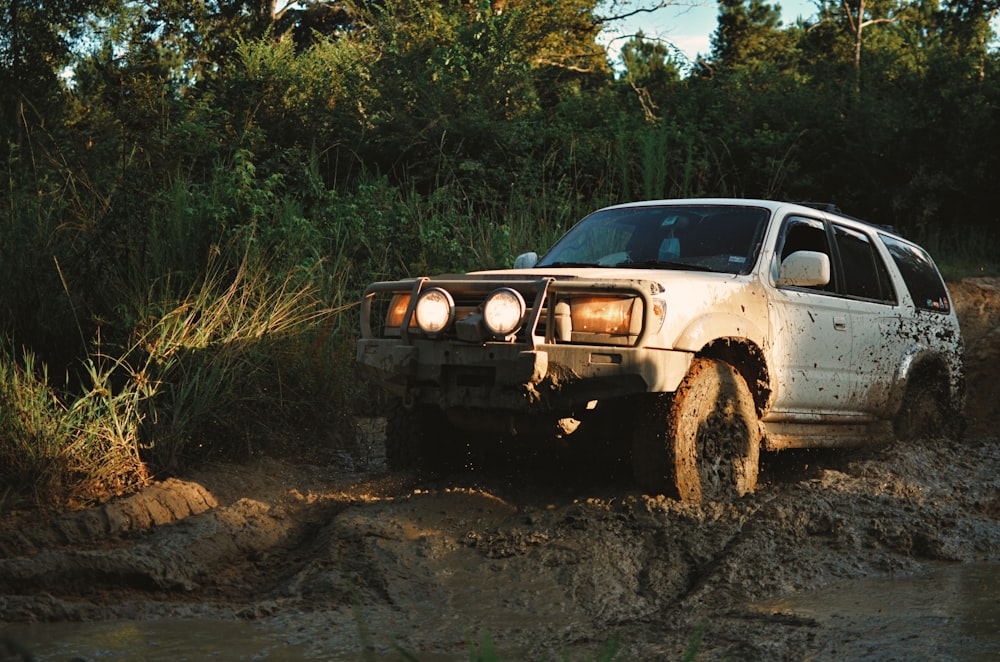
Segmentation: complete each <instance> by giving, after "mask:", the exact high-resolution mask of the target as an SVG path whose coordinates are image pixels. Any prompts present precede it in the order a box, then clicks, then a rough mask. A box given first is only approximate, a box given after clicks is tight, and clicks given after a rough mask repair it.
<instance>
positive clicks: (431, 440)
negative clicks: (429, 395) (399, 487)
mask: <svg viewBox="0 0 1000 662" xmlns="http://www.w3.org/2000/svg"><path fill="white" fill-rule="evenodd" d="M467 456H468V447H467V445H466V444H465V443H464V442H463V436H462V432H461V430H459V429H458V428H456V427H455V426H454V425H452V424H451V422H450V421H449V420H448V417H447V416H446V415H445V414H444V412H442V411H441V410H440V409H437V408H434V407H427V406H415V407H409V408H408V407H404V406H403V403H402V401H401V400H399V399H393V400H392V401H390V402H389V406H388V409H387V411H386V429H385V463H386V466H387V467H388V468H389V469H394V470H400V469H401V470H416V471H419V472H422V473H429V474H434V475H440V474H445V473H448V472H450V471H454V470H456V469H460V468H461V467H462V466H463V465H464V464H465V462H466V460H467Z"/></svg>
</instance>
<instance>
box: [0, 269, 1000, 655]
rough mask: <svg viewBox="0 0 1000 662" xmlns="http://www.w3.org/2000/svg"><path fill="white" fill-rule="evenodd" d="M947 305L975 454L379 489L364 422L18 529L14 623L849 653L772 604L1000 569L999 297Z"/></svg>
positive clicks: (518, 646) (350, 639) (319, 649)
mask: <svg viewBox="0 0 1000 662" xmlns="http://www.w3.org/2000/svg"><path fill="white" fill-rule="evenodd" d="M951 290H952V294H953V296H954V298H955V300H956V303H957V305H958V308H959V311H960V315H961V318H962V324H963V331H964V333H965V337H966V339H967V342H966V344H967V354H968V361H967V363H968V383H969V396H970V397H969V413H970V426H969V433H968V434H967V435H966V438H965V439H964V440H963V441H962V442H960V443H957V444H942V443H927V444H920V445H911V446H902V445H899V444H896V445H892V446H889V447H884V448H878V449H868V450H864V451H851V452H845V451H840V452H833V451H824V452H818V451H813V452H796V453H791V452H787V453H783V454H780V455H774V456H768V457H765V458H764V459H763V465H762V474H761V479H762V481H763V482H762V485H761V487H760V489H759V490H758V491H757V493H756V494H755V495H753V496H751V497H747V498H745V499H743V500H741V501H740V502H739V503H737V504H732V505H720V504H709V505H706V506H700V507H695V506H687V505H682V504H679V503H676V502H673V501H670V500H666V499H663V498H650V497H647V496H644V495H642V494H641V493H639V492H638V491H637V490H636V489H635V487H634V485H632V483H631V479H630V478H629V477H628V471H626V470H625V469H623V468H619V467H617V466H616V465H614V464H613V463H612V464H607V463H595V462H592V461H590V462H588V461H587V460H586V459H585V458H580V457H575V456H573V455H572V454H567V453H564V452H561V451H558V450H552V451H551V452H547V453H540V454H539V456H538V457H536V458H534V459H533V461H532V462H531V464H530V468H528V469H524V468H520V469H519V470H518V471H516V472H514V471H507V472H503V471H500V472H496V473H492V474H490V475H479V474H476V473H467V474H456V475H452V476H449V477H448V478H447V479H446V480H443V481H439V482H433V483H429V482H421V481H420V480H418V479H417V477H415V476H413V475H409V474H401V473H386V472H385V471H384V469H383V466H382V463H381V458H380V451H379V447H378V422H377V421H367V422H364V423H363V424H364V425H365V426H366V428H368V429H366V436H365V437H364V438H365V439H366V440H367V441H366V442H365V443H364V444H362V446H363V448H362V452H360V453H359V454H358V455H357V456H356V457H353V458H349V457H347V456H336V457H335V458H334V461H333V462H331V463H330V464H325V465H322V466H317V465H315V464H300V463H296V462H294V461H290V460H287V459H286V460H275V459H267V458H260V459H257V460H255V461H253V462H248V463H244V464H239V465H234V464H227V465H219V466H211V467H205V468H203V469H201V470H200V471H198V472H195V473H193V474H191V475H189V476H185V477H184V478H183V479H171V480H169V481H165V482H163V483H160V484H157V485H155V486H153V487H151V488H150V489H148V490H146V491H145V492H143V493H142V494H138V495H135V496H132V497H129V498H126V499H122V500H119V501H115V502H112V503H109V504H105V505H104V506H102V507H100V508H95V509H92V510H89V511H85V512H81V513H75V514H73V515H68V516H65V517H62V518H59V519H57V520H53V521H48V522H39V521H37V518H36V517H32V516H31V515H30V514H26V513H20V514H15V515H11V516H9V517H8V518H7V520H6V522H5V526H3V528H2V530H0V557H2V558H0V620H2V621H8V622H10V621H61V620H90V619H123V618H126V619H152V618H160V617H183V618H187V617H208V618H217V619H232V620H236V619H242V620H250V621H255V622H263V623H268V624H272V625H276V626H277V627H279V628H280V629H281V631H282V632H284V633H285V634H284V635H283V636H284V637H285V638H286V640H287V641H288V642H289V643H294V644H304V645H305V646H306V649H307V650H310V651H312V652H313V653H315V655H316V656H317V658H318V659H331V658H332V659H336V658H337V657H338V656H343V657H348V656H351V655H355V656H356V655H357V654H358V652H359V651H366V650H367V651H375V652H376V653H378V652H386V653H390V654H396V653H395V651H396V650H397V649H396V648H394V647H395V646H397V645H398V646H402V647H403V648H404V649H406V650H407V651H411V652H412V653H414V654H416V655H418V656H421V657H427V656H433V655H443V656H445V657H454V658H456V659H457V658H463V659H467V658H468V653H467V645H468V644H469V643H471V644H478V643H479V642H481V641H482V637H483V636H484V635H489V637H490V638H491V639H492V641H493V642H494V644H495V646H496V648H497V649H498V650H499V651H501V653H503V654H504V656H505V657H506V658H509V659H562V658H563V657H564V656H565V657H566V658H568V659H584V658H593V657H596V656H597V655H598V654H599V653H600V652H601V651H602V649H603V647H604V646H606V645H607V644H609V642H617V645H618V651H619V653H618V657H617V658H616V659H679V658H681V657H682V656H683V653H684V651H685V649H686V648H687V647H688V646H689V645H690V643H691V642H692V641H693V640H695V639H696V638H697V637H699V636H700V637H701V647H700V650H701V652H702V655H704V657H705V659H714V658H721V657H726V658H728V659H837V658H840V657H842V656H843V652H844V648H843V642H844V640H845V637H847V636H855V635H853V634H850V635H849V632H848V630H847V629H844V627H839V626H837V625H836V624H830V623H827V622H823V621H821V620H818V619H816V618H811V617H808V616H803V615H801V614H798V613H796V612H794V611H793V610H787V609H780V608H769V609H768V608H761V607H760V606H759V605H760V603H762V602H763V601H766V600H768V599H772V598H775V597H777V596H789V595H796V594H801V593H803V592H805V591H809V590H812V589H821V588H824V587H832V586H837V585H839V584H841V583H843V582H845V581H847V580H851V579H856V578H862V577H884V576H899V575H903V574H911V573H919V572H922V571H925V570H926V569H928V568H930V567H937V566H938V565H939V564H942V563H944V564H975V563H979V562H997V561H1000V440H998V438H997V429H998V425H997V424H998V422H1000V397H998V395H1000V393H998V387H997V377H998V368H997V365H998V363H1000V361H998V359H1000V281H997V280H968V281H962V282H960V283H954V284H952V285H951ZM845 627H846V626H845ZM699 633H700V634H699ZM900 645H902V644H900ZM900 651H903V649H899V650H897V651H896V653H900ZM879 652H887V651H884V650H883V651H879ZM892 656H893V651H888V655H877V656H876V657H892ZM897 656H899V657H905V655H903V654H900V655H897Z"/></svg>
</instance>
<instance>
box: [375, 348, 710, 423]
mask: <svg viewBox="0 0 1000 662" xmlns="http://www.w3.org/2000/svg"><path fill="white" fill-rule="evenodd" d="M691 358H692V355H691V354H690V353H688V352H680V351H670V350H662V349H653V348H649V347H607V346H586V345H557V344H539V345H536V346H535V347H534V348H533V349H531V348H528V347H527V346H525V345H519V344H511V343H486V344H483V345H469V344H464V343H457V342H441V341H435V340H418V339H414V340H411V341H410V343H401V342H400V340H399V339H391V338H362V339H361V340H359V341H358V346H357V360H358V363H359V364H360V365H361V366H362V367H363V368H364V369H365V370H366V371H367V372H368V373H369V375H370V376H371V377H373V378H374V379H375V380H376V381H378V382H380V383H381V384H382V385H383V386H384V387H385V388H386V389H387V390H389V391H391V392H393V393H395V394H397V395H399V396H401V397H403V398H404V399H406V400H408V401H412V402H418V403H422V404H430V405H435V406H438V407H440V408H441V409H452V408H467V409H487V410H507V411H525V412H528V411H560V410H569V409H573V408H575V407H579V406H582V405H586V403H588V402H590V401H592V400H601V399H604V398H612V397H622V396H627V395H633V394H638V393H647V392H671V391H674V390H675V389H676V388H677V386H678V385H679V384H680V381H681V380H682V379H683V377H684V375H685V374H686V373H687V370H688V368H689V367H690V364H691Z"/></svg>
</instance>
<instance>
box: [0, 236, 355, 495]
mask: <svg viewBox="0 0 1000 662" xmlns="http://www.w3.org/2000/svg"><path fill="white" fill-rule="evenodd" d="M313 281H314V279H313V277H312V276H311V275H310V274H300V273H297V272H294V271H292V272H289V273H287V274H284V275H282V274H281V273H280V272H278V271H275V270H272V269H270V268H269V265H268V263H267V262H265V261H262V260H261V259H259V258H258V257H255V256H254V255H253V254H252V253H249V252H248V253H245V254H244V255H243V257H242V259H241V260H239V261H237V262H235V263H232V264H230V263H228V262H226V261H225V260H223V259H221V258H220V259H213V260H212V261H211V262H210V263H209V265H208V268H207V269H206V274H205V275H204V277H203V278H201V279H200V280H199V282H197V283H196V285H194V286H193V287H192V288H191V289H190V290H188V291H187V292H185V293H184V294H182V295H181V296H179V297H174V298H170V297H165V298H160V299H159V300H157V301H156V302H150V303H148V304H147V306H146V307H145V309H144V314H143V315H142V316H140V318H139V319H140V320H141V321H140V322H139V323H137V324H136V325H135V326H134V328H133V329H132V332H131V334H130V336H129V342H128V343H127V345H126V346H124V347H121V348H119V349H118V350H117V351H112V350H111V349H110V348H108V347H106V346H104V345H102V344H101V341H100V337H99V336H98V338H97V339H96V340H95V341H93V342H92V343H90V351H89V353H88V356H86V357H85V358H84V359H83V360H82V369H81V370H78V371H77V372H76V373H75V374H74V375H73V376H71V375H70V373H69V372H67V374H66V376H65V377H64V378H63V379H62V380H60V381H58V382H57V381H56V380H53V379H52V378H51V376H50V374H49V370H48V368H47V367H46V366H45V365H44V364H43V363H41V362H39V361H38V359H37V357H36V355H35V354H34V353H32V351H31V350H27V349H24V350H15V349H14V348H12V347H10V346H9V345H8V346H5V347H3V349H2V351H0V466H2V467H3V470H2V472H3V483H4V485H5V487H4V493H3V499H4V501H3V504H0V505H6V506H17V505H22V504H24V503H25V502H32V503H34V504H37V505H42V506H51V505H57V504H64V505H69V506H74V505H78V504H86V503H91V502H94V501H101V500H104V499H107V498H109V497H110V496H114V495H119V494H123V493H126V492H129V491H132V490H134V489H136V488H138V487H140V486H142V485H144V484H145V483H147V482H148V481H149V480H150V479H151V478H153V477H154V476H157V475H164V474H168V473H171V472H174V471H177V470H179V469H181V468H182V467H183V466H184V465H185V463H186V462H188V461H190V460H192V459H194V458H198V457H205V456H209V455H211V454H212V453H219V452H226V451H230V452H231V451H232V449H233V448H238V449H244V450H246V449H252V441H251V433H250V432H249V431H250V430H252V429H253V427H254V426H253V425H252V424H251V421H257V422H258V423H260V422H261V420H260V416H262V415H270V416H274V415H275V412H292V411H297V412H299V413H300V414H301V412H302V411H303V410H307V409H325V408H327V407H329V400H330V397H335V396H336V394H335V393H330V392H328V391H327V392H323V389H319V388H317V387H316V384H317V383H322V382H323V381H324V379H325V377H326V375H327V374H328V373H329V370H330V368H329V367H327V366H329V365H330V364H331V362H328V361H326V360H324V355H326V354H328V353H330V352H331V351H332V350H331V349H330V343H331V342H332V340H331V338H330V333H329V329H324V327H323V326H322V325H321V324H320V322H322V321H324V320H326V319H328V318H329V317H330V315H331V313H332V311H331V310H330V309H329V308H327V307H326V306H324V305H323V303H322V301H321V300H320V298H319V297H318V296H317V292H316V287H315V285H314V284H313ZM306 357H308V360H307V359H306ZM341 386H342V387H343V385H341ZM308 416H309V419H310V420H316V418H317V416H316V415H314V414H312V415H308Z"/></svg>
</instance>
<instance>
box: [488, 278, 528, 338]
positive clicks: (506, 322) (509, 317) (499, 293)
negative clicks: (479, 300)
mask: <svg viewBox="0 0 1000 662" xmlns="http://www.w3.org/2000/svg"><path fill="white" fill-rule="evenodd" d="M525 310H526V306H525V305H524V297H522V296H521V293H520V292H518V291H517V290H512V289H510V288H509V287H501V288H500V289H498V290H493V292H491V293H490V295H489V296H488V297H486V301H485V302H484V303H483V325H484V326H485V327H486V330H487V331H489V332H490V333H492V334H493V335H495V336H508V335H510V334H511V333H513V332H514V331H516V330H517V328H518V327H519V326H521V319H522V318H524V311H525Z"/></svg>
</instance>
